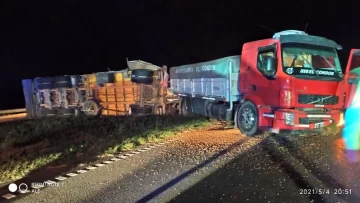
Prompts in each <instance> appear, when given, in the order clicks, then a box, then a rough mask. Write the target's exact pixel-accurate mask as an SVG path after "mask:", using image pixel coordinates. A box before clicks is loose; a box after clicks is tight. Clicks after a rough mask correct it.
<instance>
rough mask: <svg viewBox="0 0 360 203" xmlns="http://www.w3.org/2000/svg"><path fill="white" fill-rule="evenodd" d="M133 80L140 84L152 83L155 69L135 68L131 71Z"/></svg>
mask: <svg viewBox="0 0 360 203" xmlns="http://www.w3.org/2000/svg"><path fill="white" fill-rule="evenodd" d="M131 81H132V82H133V83H138V84H152V83H153V71H151V70H146V69H135V70H132V71H131Z"/></svg>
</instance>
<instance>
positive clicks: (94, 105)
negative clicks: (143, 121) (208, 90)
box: [22, 60, 174, 118]
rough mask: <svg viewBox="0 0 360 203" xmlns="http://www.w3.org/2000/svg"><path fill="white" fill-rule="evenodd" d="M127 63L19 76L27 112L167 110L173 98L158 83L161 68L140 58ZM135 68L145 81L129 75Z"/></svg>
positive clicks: (32, 114) (31, 115) (106, 113)
mask: <svg viewBox="0 0 360 203" xmlns="http://www.w3.org/2000/svg"><path fill="white" fill-rule="evenodd" d="M127 65H128V67H127V69H125V70H121V71H108V72H98V73H93V74H84V75H64V76H57V77H37V78H35V79H25V80H23V81H22V85H23V90H24V95H25V104H26V111H27V116H28V117H29V118H34V117H42V116H52V115H79V114H85V115H89V116H99V115H104V116H116V115H128V114H130V113H132V114H136V113H137V112H139V113H140V114H144V113H145V114H166V113H168V112H169V108H167V106H171V104H172V103H174V101H173V100H171V98H170V97H169V95H167V91H166V89H165V88H163V87H162V86H161V81H160V79H161V78H159V76H158V75H159V74H158V72H159V71H160V70H161V68H160V67H159V66H156V65H153V64H150V63H147V62H144V61H140V60H135V61H128V62H127ZM139 72H140V74H144V73H146V77H147V79H146V80H147V82H146V83H145V84H143V85H141V84H139V83H138V82H137V81H134V80H132V79H131V78H132V77H131V76H132V75H134V73H139ZM149 78H150V79H149ZM140 82H143V81H142V80H140ZM168 99H169V100H168ZM141 105H142V106H143V107H144V106H145V111H144V110H143V109H144V108H142V109H141V108H140V106H141ZM139 109H141V110H139Z"/></svg>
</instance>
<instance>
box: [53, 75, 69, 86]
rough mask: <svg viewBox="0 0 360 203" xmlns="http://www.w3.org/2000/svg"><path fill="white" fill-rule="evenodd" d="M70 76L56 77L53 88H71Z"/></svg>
mask: <svg viewBox="0 0 360 203" xmlns="http://www.w3.org/2000/svg"><path fill="white" fill-rule="evenodd" d="M71 87H72V84H71V76H58V77H56V78H55V88H71Z"/></svg>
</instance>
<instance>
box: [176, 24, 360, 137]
mask: <svg viewBox="0 0 360 203" xmlns="http://www.w3.org/2000/svg"><path fill="white" fill-rule="evenodd" d="M341 49H342V47H341V45H339V44H337V43H336V42H335V41H333V40H330V39H327V38H325V37H321V36H314V35H309V34H307V33H305V32H303V31H298V30H285V31H281V32H278V33H275V34H274V35H273V37H272V38H268V39H262V40H257V41H253V42H247V43H244V44H243V46H242V53H241V55H235V56H229V57H224V58H220V59H216V60H212V61H208V62H201V63H196V64H189V65H182V66H176V67H172V68H170V86H171V87H170V88H171V90H172V92H173V93H174V94H175V95H177V96H178V97H179V112H180V113H181V114H183V115H189V114H198V115H204V116H208V117H211V118H216V119H218V120H224V121H233V122H234V123H235V128H238V129H240V131H241V133H243V134H246V135H247V136H254V135H256V134H258V133H259V132H261V131H269V132H271V133H280V132H282V131H289V132H297V131H303V130H305V131H306V130H318V129H321V128H323V127H327V126H329V125H331V124H333V123H335V124H337V125H342V124H341V121H342V118H343V112H344V109H345V108H346V102H347V100H348V95H349V90H350V88H349V85H350V84H351V80H352V79H354V77H351V76H349V74H347V73H348V72H349V71H350V69H352V68H353V67H351V66H353V65H351V64H350V63H349V64H348V65H347V66H346V68H345V71H344V72H343V71H342V67H341V64H340V60H339V57H338V50H341ZM359 53H360V52H359V50H352V52H351V54H352V55H354V56H356V57H352V56H350V58H349V61H350V60H355V59H356V60H357V63H359V62H360V61H359V60H358V58H357V56H359ZM357 66H360V64H357ZM345 73H346V74H345Z"/></svg>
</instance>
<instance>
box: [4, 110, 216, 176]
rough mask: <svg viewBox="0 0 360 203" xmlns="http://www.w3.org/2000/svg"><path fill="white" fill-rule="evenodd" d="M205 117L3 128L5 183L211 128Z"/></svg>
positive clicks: (79, 120)
mask: <svg viewBox="0 0 360 203" xmlns="http://www.w3.org/2000/svg"><path fill="white" fill-rule="evenodd" d="M209 124H210V121H209V120H207V119H206V118H204V117H184V116H179V115H176V116H173V115H170V116H146V117H132V116H124V117H104V118H95V117H58V118H46V119H41V120H28V121H18V122H11V123H2V124H0V144H1V146H0V155H1V159H0V182H8V181H14V180H17V179H20V178H22V177H24V176H26V175H27V174H28V173H29V172H31V171H34V170H36V169H39V168H41V167H43V166H45V165H47V164H49V163H55V164H64V163H65V164H66V163H68V162H79V163H81V161H84V160H89V159H95V158H98V157H99V156H104V155H109V154H114V153H118V152H121V151H126V150H131V149H133V148H134V147H136V146H138V145H142V144H144V143H147V142H157V141H158V140H160V139H163V138H166V137H168V136H172V135H175V134H176V133H178V132H181V131H183V130H188V129H194V128H197V127H203V126H206V125H209Z"/></svg>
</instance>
